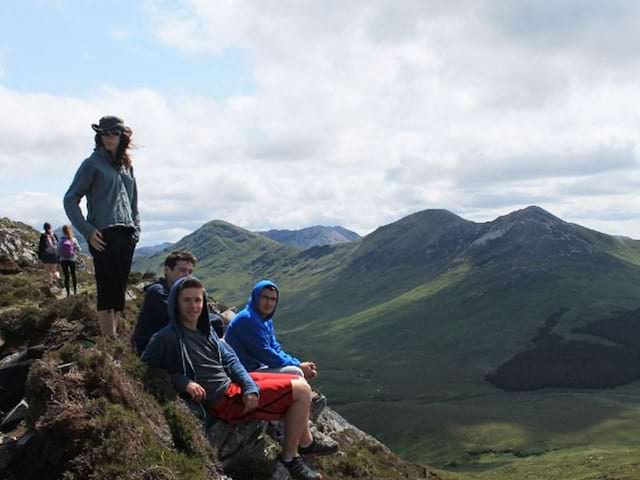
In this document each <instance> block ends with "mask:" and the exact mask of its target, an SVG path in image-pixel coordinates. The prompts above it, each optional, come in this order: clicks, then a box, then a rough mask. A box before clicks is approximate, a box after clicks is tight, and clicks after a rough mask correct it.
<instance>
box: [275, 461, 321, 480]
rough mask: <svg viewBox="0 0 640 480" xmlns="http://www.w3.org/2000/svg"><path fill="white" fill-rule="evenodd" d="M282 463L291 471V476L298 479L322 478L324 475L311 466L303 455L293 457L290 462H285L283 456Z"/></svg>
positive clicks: (315, 479)
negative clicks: (305, 461)
mask: <svg viewBox="0 0 640 480" xmlns="http://www.w3.org/2000/svg"><path fill="white" fill-rule="evenodd" d="M280 463H282V464H283V465H284V468H286V469H287V470H288V471H289V476H290V477H291V478H293V479H298V480H322V475H320V474H319V473H318V472H316V471H315V470H313V469H312V468H310V467H309V465H307V464H306V463H304V460H303V459H302V457H300V456H298V457H293V460H291V461H290V462H285V461H284V460H283V459H282V457H281V458H280Z"/></svg>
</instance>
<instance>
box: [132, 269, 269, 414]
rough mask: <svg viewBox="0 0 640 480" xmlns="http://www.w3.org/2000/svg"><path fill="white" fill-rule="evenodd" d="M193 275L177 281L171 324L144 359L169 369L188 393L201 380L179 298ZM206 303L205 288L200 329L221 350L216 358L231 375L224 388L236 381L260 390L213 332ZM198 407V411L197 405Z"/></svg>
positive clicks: (172, 295) (245, 389)
mask: <svg viewBox="0 0 640 480" xmlns="http://www.w3.org/2000/svg"><path fill="white" fill-rule="evenodd" d="M193 278H194V277H183V278H181V279H179V280H177V281H176V283H174V284H173V286H172V288H171V291H170V293H169V299H168V313H169V324H168V325H167V326H166V327H164V328H162V329H161V330H160V331H159V332H157V333H156V334H155V335H153V337H151V340H150V341H149V344H148V345H147V348H145V350H144V352H143V354H142V361H143V362H145V363H146V364H148V365H149V366H151V367H154V368H162V369H165V370H167V371H168V372H169V374H170V376H171V382H172V383H173V386H174V388H175V389H176V390H177V391H178V392H180V393H181V394H186V389H187V385H188V384H189V382H191V381H194V382H196V383H197V382H198V379H197V378H196V373H195V367H194V365H193V360H192V358H191V355H190V353H189V349H188V348H187V344H186V341H185V333H184V331H185V327H183V326H182V324H181V323H180V321H179V320H178V318H179V313H178V305H177V301H176V300H177V297H178V293H179V292H180V290H181V287H182V284H183V283H184V282H185V281H186V280H188V279H193ZM206 305H207V294H206V292H204V303H203V309H202V312H201V313H200V317H199V318H198V324H197V329H198V330H199V331H200V332H202V333H203V334H205V335H206V336H207V338H208V339H209V341H210V342H211V343H212V344H213V346H214V347H215V350H216V351H217V352H218V358H217V359H212V360H213V361H217V362H219V363H220V364H222V365H223V367H224V370H225V372H226V373H227V375H228V378H227V379H226V380H225V382H224V385H223V387H224V389H225V390H226V387H228V386H229V385H230V384H231V382H232V381H233V382H234V383H237V384H238V385H240V386H241V388H242V393H243V394H247V393H255V394H259V391H260V390H259V388H258V386H257V385H256V384H255V382H254V381H253V380H252V379H251V377H250V376H249V374H248V373H247V371H246V370H245V369H244V367H243V366H242V364H241V363H240V361H239V360H238V357H237V356H236V354H235V353H234V352H233V350H232V349H231V348H230V347H229V346H228V345H227V344H226V343H225V342H224V341H222V340H219V339H218V336H217V335H216V334H215V333H214V332H212V330H211V323H210V322H209V313H208V311H207V308H206ZM221 390H222V388H221ZM183 398H185V399H187V400H190V397H188V395H183ZM216 400H218V398H208V399H207V403H209V404H212V403H215V402H216ZM190 403H192V404H193V403H195V402H192V401H191V402H190ZM192 407H193V405H192ZM194 410H196V412H197V409H194Z"/></svg>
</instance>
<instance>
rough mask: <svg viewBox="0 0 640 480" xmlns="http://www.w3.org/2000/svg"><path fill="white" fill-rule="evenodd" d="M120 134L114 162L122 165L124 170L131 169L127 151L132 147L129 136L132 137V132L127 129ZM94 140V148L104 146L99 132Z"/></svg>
mask: <svg viewBox="0 0 640 480" xmlns="http://www.w3.org/2000/svg"><path fill="white" fill-rule="evenodd" d="M121 130H122V133H121V134H120V143H119V144H118V148H117V149H116V155H115V158H114V160H115V161H116V163H119V164H121V165H124V166H125V167H126V168H131V156H130V155H129V150H130V149H131V148H133V147H134V145H133V144H132V143H131V136H132V135H133V130H131V129H130V128H129V127H126V128H123V129H121ZM94 140H95V142H96V148H99V147H102V146H104V144H103V143H102V136H101V135H100V132H98V133H96V135H95V137H94Z"/></svg>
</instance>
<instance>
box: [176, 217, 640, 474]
mask: <svg viewBox="0 0 640 480" xmlns="http://www.w3.org/2000/svg"><path fill="white" fill-rule="evenodd" d="M190 237H194V238H191V239H190ZM190 237H186V238H185V239H184V240H183V241H182V242H184V243H183V245H184V248H191V249H192V250H193V251H194V252H195V253H196V255H198V256H199V257H201V258H206V260H204V261H203V264H202V265H201V266H200V267H199V274H200V276H202V277H204V278H206V282H207V285H208V286H209V287H210V288H211V289H212V290H213V291H214V292H225V296H226V298H232V299H234V301H237V302H239V303H243V301H244V299H245V298H246V296H247V295H248V292H249V289H250V287H251V285H252V284H253V283H254V281H255V280H258V279H259V278H262V277H270V278H272V279H274V280H275V281H276V282H278V283H279V284H280V286H281V290H282V298H281V303H280V306H279V311H278V315H277V320H276V322H277V324H278V327H277V328H278V331H279V332H280V333H279V336H280V340H281V341H282V343H284V344H285V345H286V346H287V347H288V348H289V349H290V350H292V351H293V352H294V353H296V354H298V355H299V356H301V357H304V358H313V359H315V360H317V361H318V363H319V364H320V366H321V376H320V378H319V380H318V384H319V386H320V387H321V388H322V389H323V391H325V392H326V393H327V394H328V396H329V397H330V399H331V402H332V404H333V405H335V406H336V407H337V408H338V409H339V411H341V412H342V413H344V414H345V415H346V416H347V418H349V419H350V420H352V421H354V422H355V423H356V424H358V425H359V426H361V427H363V428H364V429H366V430H367V431H371V432H372V433H375V434H376V435H378V436H380V437H381V438H383V439H384V441H385V442H386V443H387V444H388V445H390V446H391V447H392V448H395V449H396V450H398V451H400V452H402V453H403V454H405V455H406V456H407V457H408V458H411V459H415V460H420V461H427V462H429V463H432V464H434V463H435V464H440V465H449V466H450V467H451V468H454V467H455V466H456V465H457V466H458V467H455V468H459V469H460V468H467V469H474V468H477V469H480V470H482V469H486V468H489V466H488V465H490V464H492V463H491V461H489V460H488V459H489V457H490V456H491V455H496V459H495V462H494V463H495V465H494V466H496V468H497V466H498V465H499V464H502V463H505V464H507V465H512V466H513V465H515V464H517V463H518V462H519V461H520V460H521V457H526V456H527V455H529V454H531V453H535V454H543V456H545V455H547V453H544V452H547V451H549V452H551V451H554V449H563V450H564V449H571V448H577V447H579V446H582V447H584V445H595V444H594V443H593V442H595V441H596V440H597V444H598V445H602V446H603V448H604V447H607V448H610V447H611V448H613V447H616V448H617V447H620V448H627V447H629V448H631V446H638V445H637V443H638V442H636V441H635V437H634V436H633V435H631V432H632V430H633V427H632V425H633V424H634V423H635V422H629V423H625V422H623V421H621V420H620V419H621V418H625V419H632V420H639V419H640V417H639V416H640V412H638V409H637V408H636V406H635V404H636V403H640V401H639V400H640V395H637V389H636V387H635V386H634V385H635V383H631V384H629V385H627V386H626V387H621V388H622V389H624V390H623V391H624V392H625V394H624V395H623V398H624V400H620V399H619V398H617V397H616V396H615V395H614V394H613V392H617V391H618V389H616V390H589V391H588V392H586V393H584V394H583V393H582V392H581V391H580V392H579V393H567V392H568V391H566V390H563V389H562V388H559V389H558V388H557V389H555V390H549V389H546V390H540V391H531V392H521V393H510V392H506V391H503V390H501V389H498V388H496V387H495V386H493V385H491V384H490V383H488V382H487V381H486V380H485V376H486V375H488V374H494V373H495V374H498V373H502V372H512V373H511V377H509V375H505V376H504V378H502V380H503V383H502V384H504V385H507V386H508V387H509V386H511V387H513V386H514V385H515V383H514V381H515V380H514V379H515V378H516V377H518V379H521V378H525V380H526V381H525V382H520V384H522V385H524V387H526V388H540V387H541V386H542V387H544V386H545V385H550V386H554V385H555V386H560V387H562V385H570V386H578V387H579V386H581V385H584V386H593V385H600V386H613V385H615V383H613V379H612V378H609V377H607V375H606V374H609V375H610V374H611V372H613V371H615V370H616V367H617V364H616V363H615V362H616V361H618V360H619V359H620V358H639V359H640V353H639V352H637V351H636V350H635V349H636V348H637V347H636V346H633V345H631V346H629V345H627V346H624V348H623V347H621V345H620V344H619V343H618V342H616V340H615V338H617V337H615V335H612V334H611V332H609V333H603V331H602V328H600V327H598V328H599V329H598V328H595V327H593V325H596V324H597V325H602V324H605V325H614V324H615V321H613V320H612V319H614V318H615V316H616V315H617V313H616V312H619V311H632V310H634V309H637V308H639V307H640V289H638V288H637V285H640V242H638V241H634V240H630V239H622V238H617V237H611V236H607V235H604V234H601V233H598V232H594V231H591V230H588V229H585V228H583V227H580V226H577V225H572V224H569V223H566V222H563V221H562V220H560V219H558V218H557V217H554V216H553V215H551V214H549V213H548V212H545V211H544V210H542V209H539V208H537V207H530V208H527V209H525V210H521V211H518V212H514V213H512V214H510V215H506V216H504V217H500V218H498V219H496V220H495V221H493V222H487V223H482V224H478V223H473V222H469V221H467V220H464V219H462V218H460V217H457V216H456V215H454V214H452V213H450V212H447V211H443V210H427V211H424V212H418V213H416V214H413V215H411V216H408V217H406V218H403V219H401V220H399V221H397V222H395V223H393V224H390V225H387V226H384V227H380V228H379V229H377V230H376V231H375V232H373V233H371V234H370V235H368V236H366V237H364V238H363V239H362V240H360V241H357V242H351V243H349V244H344V245H340V246H335V247H318V248H314V249H310V250H307V251H304V252H297V251H294V250H292V249H289V248H286V247H283V246H282V245H278V244H274V243H273V242H268V241H266V240H265V239H263V238H256V236H253V234H250V233H249V232H246V231H244V230H242V229H238V228H237V227H233V226H231V225H229V224H223V223H221V222H212V223H211V224H207V225H205V226H204V227H203V229H201V230H199V231H198V232H195V233H194V234H193V235H192V236H190ZM195 238H197V239H198V242H195V241H194V240H195ZM182 242H181V243H182ZM559 312H562V314H561V315H560V314H559ZM550 319H551V320H552V321H550ZM638 321H639V322H640V319H639V320H638ZM598 322H599V323H598ZM589 326H591V327H589ZM605 330H606V329H605ZM541 338H542V339H543V340H544V341H541V340H540V339H541ZM612 339H613V340H612ZM549 342H555V343H553V348H550V347H549V345H551V344H550V343H549ZM636 345H640V341H639V342H638V343H637V344H636ZM541 346H542V347H541ZM603 346H604V347H613V348H615V349H618V350H616V355H617V353H619V352H618V351H620V352H622V354H624V355H627V356H623V357H619V356H618V357H616V356H615V355H614V357H613V358H614V360H611V356H610V355H609V353H610V352H611V349H610V348H604V347H603ZM543 347H544V348H543ZM576 348H577V351H584V352H586V353H585V355H586V357H585V358H590V359H592V361H594V362H595V363H596V364H598V363H599V364H606V365H608V369H605V374H604V375H603V374H602V373H601V372H600V371H595V370H594V371H593V372H591V370H590V369H588V368H583V369H582V370H581V371H580V367H579V365H580V363H579V358H578V363H577V365H578V366H577V367H576V366H575V365H574V364H573V363H568V365H574V366H572V367H571V368H566V367H563V365H565V364H566V358H567V357H569V358H574V359H575V355H573V353H572V352H574V351H576V350H574V349H576ZM621 349H623V350H624V351H622V350H621ZM531 352H532V353H531ZM518 355H520V356H518ZM629 355H631V357H629ZM633 355H635V356H636V357H633ZM514 359H515V360H514ZM616 359H618V360H616ZM509 362H512V363H509ZM513 362H516V363H513ZM518 362H519V363H518ZM574 363H575V362H574ZM506 365H511V367H513V368H511V370H509V369H508V368H506ZM514 365H515V366H514ZM501 366H503V368H502V369H500V367H501ZM577 371H580V373H581V375H580V376H579V378H578V376H577V375H572V372H577ZM513 372H516V373H515V374H513ZM607 372H608V373H607ZM591 373H592V374H591ZM514 375H515V376H514ZM563 375H564V376H566V378H563V377H562V376H563ZM601 376H602V378H600V377H601ZM596 377H597V378H596ZM633 378H634V377H633V375H631V377H630V378H628V379H627V380H626V381H625V382H624V383H628V382H629V381H630V380H632V379H633ZM536 382H537V383H536ZM563 382H564V383H563ZM572 382H573V383H572ZM589 382H592V383H589ZM598 382H599V383H598ZM522 385H521V386H522ZM572 392H573V391H572ZM622 406H624V415H623V417H620V411H619V410H617V408H622ZM567 413H569V414H570V415H569V417H570V418H567ZM563 419H566V420H563ZM487 452H488V453H487ZM492 452H493V453H492ZM496 452H497V453H496ZM514 452H515V453H514ZM560 457H561V455H560V456H558V457H557V458H560ZM527 458H528V457H527ZM542 463H544V462H542ZM492 465H493V464H492ZM514 468H515V467H514ZM495 478H507V477H495ZM513 478H518V477H513ZM576 478H582V477H576ZM585 478H587V477H585Z"/></svg>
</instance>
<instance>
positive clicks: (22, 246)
mask: <svg viewBox="0 0 640 480" xmlns="http://www.w3.org/2000/svg"><path fill="white" fill-rule="evenodd" d="M39 238H40V234H39V233H38V231H37V230H36V229H35V228H33V227H31V226H29V225H27V224H25V223H22V222H14V221H12V220H9V219H8V218H0V257H4V258H7V259H9V260H13V261H14V262H16V263H17V264H18V265H21V266H33V265H35V264H37V263H38V256H37V251H38V239H39Z"/></svg>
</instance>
